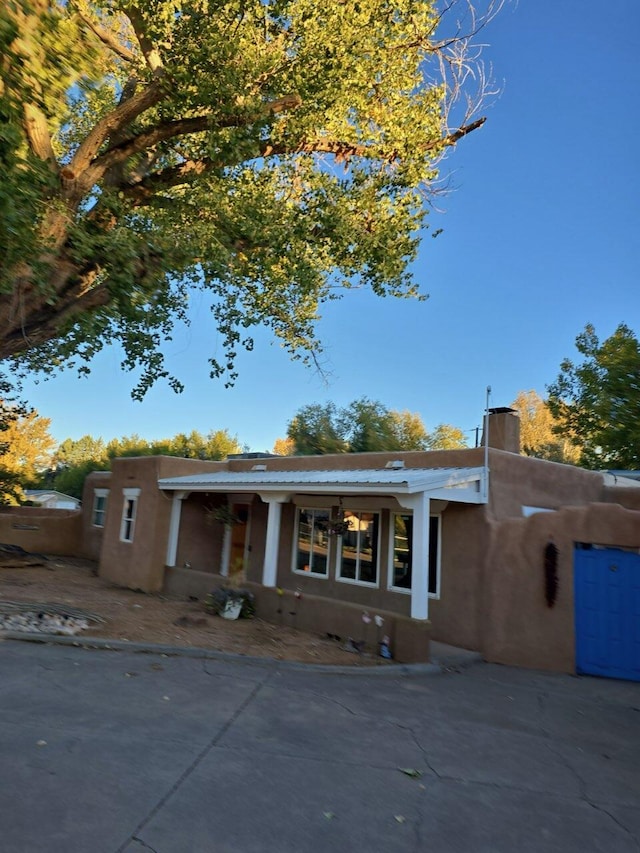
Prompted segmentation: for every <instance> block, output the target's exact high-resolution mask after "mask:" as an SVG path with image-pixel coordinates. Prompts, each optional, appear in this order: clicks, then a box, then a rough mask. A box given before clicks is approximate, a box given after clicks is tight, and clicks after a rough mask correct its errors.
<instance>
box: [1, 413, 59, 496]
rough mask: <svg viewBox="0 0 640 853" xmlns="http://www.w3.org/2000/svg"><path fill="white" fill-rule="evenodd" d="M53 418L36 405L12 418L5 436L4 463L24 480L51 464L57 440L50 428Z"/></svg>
mask: <svg viewBox="0 0 640 853" xmlns="http://www.w3.org/2000/svg"><path fill="white" fill-rule="evenodd" d="M50 427H51V419H50V418H43V417H42V416H41V415H39V414H38V413H37V412H36V411H35V409H34V410H31V411H29V412H25V413H23V414H20V415H18V416H17V417H15V418H12V419H10V420H9V422H8V423H7V426H6V429H5V430H4V432H3V435H2V440H3V442H4V443H5V446H6V449H5V453H4V455H3V459H2V463H3V465H4V466H5V467H6V468H9V469H10V470H12V471H14V472H15V473H16V474H18V475H19V476H20V479H21V483H23V484H25V483H26V482H27V481H31V480H33V479H34V478H35V477H36V476H37V475H38V473H39V472H40V471H43V470H44V469H46V468H47V467H48V466H49V465H50V464H51V458H52V454H53V450H54V448H55V446H56V441H55V439H54V438H53V436H52V435H51V433H50V432H49V429H50Z"/></svg>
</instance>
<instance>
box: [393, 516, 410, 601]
mask: <svg viewBox="0 0 640 853" xmlns="http://www.w3.org/2000/svg"><path fill="white" fill-rule="evenodd" d="M412 537H413V517H412V516H411V515H394V516H393V580H392V585H393V586H397V587H400V589H411V554H412V547H411V540H412Z"/></svg>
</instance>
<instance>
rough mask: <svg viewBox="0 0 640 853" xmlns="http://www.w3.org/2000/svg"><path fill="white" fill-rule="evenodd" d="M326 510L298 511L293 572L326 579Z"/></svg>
mask: <svg viewBox="0 0 640 853" xmlns="http://www.w3.org/2000/svg"><path fill="white" fill-rule="evenodd" d="M329 517H330V512H329V510H328V509H302V508H301V509H299V510H298V525H297V536H296V549H295V553H294V562H293V570H294V571H295V572H304V573H305V574H311V575H319V576H320V577H325V578H326V577H327V575H328V564H329V534H328V532H327V527H328V525H329Z"/></svg>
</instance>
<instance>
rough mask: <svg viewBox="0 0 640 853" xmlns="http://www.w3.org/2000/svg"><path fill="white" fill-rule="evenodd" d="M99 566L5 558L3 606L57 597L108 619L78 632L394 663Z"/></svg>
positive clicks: (283, 655)
mask: <svg viewBox="0 0 640 853" xmlns="http://www.w3.org/2000/svg"><path fill="white" fill-rule="evenodd" d="M95 571H96V565H95V563H92V562H90V561H87V560H80V559H70V558H60V557H50V558H48V559H47V560H46V561H45V562H44V563H42V564H40V565H31V566H19V567H14V566H3V565H1V564H0V609H1V608H2V605H3V604H8V603H10V602H11V603H19V604H23V603H31V602H33V603H34V605H40V606H43V607H44V606H47V605H48V606H51V605H55V604H59V605H65V606H66V607H71V608H75V609H78V610H81V611H84V612H86V613H89V614H95V615H97V616H99V617H101V618H102V619H103V620H104V622H103V623H92V624H91V625H90V627H89V628H88V629H87V630H85V631H82V632H81V634H80V635H79V636H80V637H89V636H91V637H102V638H108V639H112V640H123V641H128V642H148V643H161V644H165V645H171V646H186V647H193V648H205V649H215V650H217V651H222V652H232V653H234V654H239V655H250V656H254V657H268V658H275V659H276V660H290V661H301V662H304V663H316V664H334V665H336V664H339V665H343V666H344V665H348V666H375V665H388V664H389V662H388V661H385V660H383V659H382V658H380V657H378V656H377V655H374V654H366V653H364V654H360V655H358V654H354V653H352V652H347V651H345V650H344V649H343V647H342V646H343V645H344V640H343V641H340V642H339V641H337V640H334V639H328V638H326V637H320V636H317V635H313V634H308V633H306V632H304V631H298V630H295V629H293V628H290V627H287V626H279V625H272V624H270V623H268V622H264V621H262V620H261V619H238V620H235V621H229V620H226V619H223V618H221V617H220V616H214V615H212V614H209V613H207V612H206V611H205V610H204V607H203V605H202V603H201V602H198V601H183V600H178V599H174V598H167V597H165V596H161V595H146V594H144V593H137V592H133V591H132V590H127V589H121V588H120V587H117V586H114V585H113V584H111V583H109V582H107V581H104V580H102V579H101V578H99V577H96V574H95ZM34 609H37V608H34ZM345 640H346V638H345Z"/></svg>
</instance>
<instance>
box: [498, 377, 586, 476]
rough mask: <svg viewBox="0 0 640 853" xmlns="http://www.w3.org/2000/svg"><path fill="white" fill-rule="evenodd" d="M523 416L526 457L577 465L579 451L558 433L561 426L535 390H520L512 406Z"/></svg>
mask: <svg viewBox="0 0 640 853" xmlns="http://www.w3.org/2000/svg"><path fill="white" fill-rule="evenodd" d="M511 408H513V409H515V410H516V411H517V412H518V415H519V417H520V445H521V448H522V453H523V455H524V456H535V457H536V458H538V459H548V460H549V461H550V462H564V463H566V464H568V465H576V464H577V463H578V460H579V458H580V449H579V447H577V446H576V445H575V444H572V443H571V441H569V439H567V438H563V436H562V435H559V434H558V433H557V432H556V430H557V429H559V428H561V425H560V424H559V423H558V422H557V421H556V419H555V418H554V417H553V415H552V414H551V410H550V409H549V405H548V403H547V401H546V400H543V399H542V397H541V396H540V395H539V394H538V393H537V392H536V391H533V390H532V391H520V392H519V394H518V396H517V397H516V399H515V400H514V401H513V403H512V404H511Z"/></svg>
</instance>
